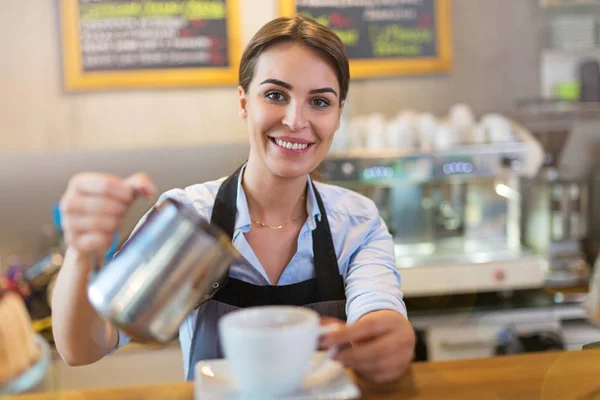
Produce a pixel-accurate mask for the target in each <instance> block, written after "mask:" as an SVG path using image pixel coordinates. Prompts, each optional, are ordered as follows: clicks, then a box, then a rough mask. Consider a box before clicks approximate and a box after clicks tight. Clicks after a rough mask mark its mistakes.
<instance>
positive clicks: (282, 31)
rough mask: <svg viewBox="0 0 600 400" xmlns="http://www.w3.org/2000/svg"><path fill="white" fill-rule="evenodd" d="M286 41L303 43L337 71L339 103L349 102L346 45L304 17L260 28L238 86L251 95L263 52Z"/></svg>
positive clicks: (283, 19) (244, 57)
mask: <svg viewBox="0 0 600 400" xmlns="http://www.w3.org/2000/svg"><path fill="white" fill-rule="evenodd" d="M284 41H294V42H298V43H302V44H304V45H306V46H307V47H309V48H311V49H313V50H316V51H318V52H319V53H321V54H323V55H324V56H325V57H326V58H327V59H328V60H329V61H330V62H331V64H332V66H333V67H334V68H335V72H336V74H337V78H338V83H339V85H340V103H341V102H342V101H343V100H345V99H346V96H347V95H348V86H349V82H350V68H349V67H348V56H347V55H346V48H345V47H344V44H343V43H342V41H341V40H340V38H339V37H338V36H337V35H336V34H335V33H334V32H333V31H332V30H331V29H329V28H327V27H325V26H324V25H321V24H319V23H318V22H316V21H314V20H312V19H309V18H306V17H302V16H296V17H293V18H286V17H281V18H276V19H274V20H272V21H270V22H268V23H266V24H265V25H264V26H263V27H262V28H260V30H259V31H258V32H257V33H256V34H255V35H254V37H253V38H252V39H251V40H250V43H248V45H247V46H246V49H245V50H244V54H243V55H242V61H241V63H240V72H239V84H240V86H241V87H242V88H243V89H244V91H245V92H248V87H249V86H250V82H251V81H252V78H254V69H255V67H256V62H257V60H258V57H259V56H260V54H261V53H262V52H263V50H265V49H266V48H267V47H269V46H271V45H273V44H275V43H280V42H284Z"/></svg>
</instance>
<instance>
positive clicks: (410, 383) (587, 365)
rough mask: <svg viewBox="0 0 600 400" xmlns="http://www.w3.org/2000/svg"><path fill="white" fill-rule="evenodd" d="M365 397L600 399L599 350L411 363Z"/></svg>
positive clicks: (173, 395) (136, 393)
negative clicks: (404, 372)
mask: <svg viewBox="0 0 600 400" xmlns="http://www.w3.org/2000/svg"><path fill="white" fill-rule="evenodd" d="M358 383H359V386H360V388H361V391H362V393H363V397H362V398H364V399H375V400H378V399H398V400H400V399H402V400H407V399H461V400H464V399H486V400H493V399H510V400H515V399H528V400H529V399H535V400H539V399H542V400H544V399H561V400H562V399H581V400H591V399H600V350H585V351H569V352H553V353H538V354H531V355H518V356H504V357H495V358H489V359H477V360H467V361H447V362H431V363H415V364H413V365H412V367H411V369H410V371H409V373H408V374H407V375H406V376H405V377H404V378H403V379H402V380H401V381H400V382H399V383H397V384H393V385H385V386H383V385H370V384H366V383H364V382H361V381H360V380H359V381H358ZM192 398H193V385H192V383H181V384H173V385H161V386H145V387H130V388H121V389H107V390H94V391H82V392H70V393H57V394H41V395H26V396H16V397H7V398H6V399H7V400H8V399H13V400H104V399H122V400H142V399H147V400H159V399H161V400H162V399H170V400H179V399H181V400H184V399H185V400H191V399H192Z"/></svg>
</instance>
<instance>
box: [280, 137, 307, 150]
mask: <svg viewBox="0 0 600 400" xmlns="http://www.w3.org/2000/svg"><path fill="white" fill-rule="evenodd" d="M275 143H277V144H278V145H279V146H281V147H285V148H286V149H290V150H304V149H305V148H307V147H308V143H291V142H286V141H284V140H280V139H275Z"/></svg>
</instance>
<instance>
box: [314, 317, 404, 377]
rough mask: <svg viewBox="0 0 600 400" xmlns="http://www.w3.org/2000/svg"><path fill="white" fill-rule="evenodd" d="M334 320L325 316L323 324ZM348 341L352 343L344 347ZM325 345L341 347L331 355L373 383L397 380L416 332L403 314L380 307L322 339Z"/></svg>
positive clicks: (402, 371) (326, 346)
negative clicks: (380, 308)
mask: <svg viewBox="0 0 600 400" xmlns="http://www.w3.org/2000/svg"><path fill="white" fill-rule="evenodd" d="M332 322H334V320H331V319H329V318H326V319H324V320H323V323H325V324H328V323H332ZM348 344H351V346H347V347H343V346H344V345H348ZM321 345H322V346H323V347H325V348H330V347H332V346H340V351H339V352H338V354H337V355H336V356H335V357H334V359H335V360H337V361H340V362H341V363H342V364H344V366H345V367H347V368H352V369H353V370H354V371H355V372H356V374H357V375H358V376H360V377H361V378H364V379H366V380H368V381H372V382H375V383H389V382H393V381H395V380H397V379H398V378H399V377H400V376H402V374H403V373H404V372H405V371H406V369H407V368H408V366H409V364H410V361H411V360H412V357H413V352H414V347H415V334H414V331H413V328H412V326H411V325H410V323H409V322H408V320H407V319H406V318H404V316H402V315H401V314H398V313H397V312H395V311H390V310H380V311H374V312H371V313H369V314H366V315H364V316H363V317H362V318H360V319H359V320H358V321H356V322H355V323H353V324H350V325H340V328H339V330H337V331H335V332H332V333H329V334H327V335H326V336H324V337H323V339H322V340H321Z"/></svg>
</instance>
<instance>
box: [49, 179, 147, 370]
mask: <svg viewBox="0 0 600 400" xmlns="http://www.w3.org/2000/svg"><path fill="white" fill-rule="evenodd" d="M154 190H155V189H154V187H153V185H152V183H151V182H150V180H149V179H148V178H147V177H146V176H145V175H142V174H137V175H133V176H132V177H130V178H128V179H126V180H123V179H121V178H118V177H115V176H112V175H107V174H96V173H82V174H79V175H76V176H75V177H73V178H72V179H71V181H70V182H69V185H68V187H67V190H66V192H65V194H64V195H63V197H62V199H61V225H62V227H63V230H64V235H65V241H66V243H67V245H68V250H67V253H66V254H65V260H64V263H63V266H62V268H61V270H60V272H59V274H58V278H57V280H56V286H55V288H54V292H53V295H52V333H53V336H54V341H55V343H56V348H57V350H58V353H59V354H60V356H61V357H62V359H63V360H64V361H65V362H66V363H67V364H68V365H85V364H90V363H93V362H95V361H98V360H99V359H101V358H102V357H104V356H105V355H106V354H107V353H108V352H110V351H111V350H112V349H113V348H115V346H116V345H117V341H118V337H119V334H118V331H117V329H116V328H115V327H113V326H112V325H111V324H110V323H108V322H107V321H105V320H103V319H102V318H100V316H99V315H98V314H97V313H96V311H95V310H94V309H93V307H92V306H91V304H90V303H89V301H88V297H87V284H88V276H89V273H90V271H91V269H92V266H93V263H94V260H95V259H97V258H101V257H103V255H104V254H105V253H106V251H107V250H108V249H109V247H110V245H111V243H112V240H113V236H114V234H115V232H117V231H118V229H119V228H120V225H121V223H122V221H123V218H124V215H125V213H126V212H127V210H128V209H129V207H130V206H131V204H132V203H133V201H134V200H135V198H136V194H137V193H142V194H144V195H146V196H148V195H150V194H151V193H152V192H153V191H154Z"/></svg>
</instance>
